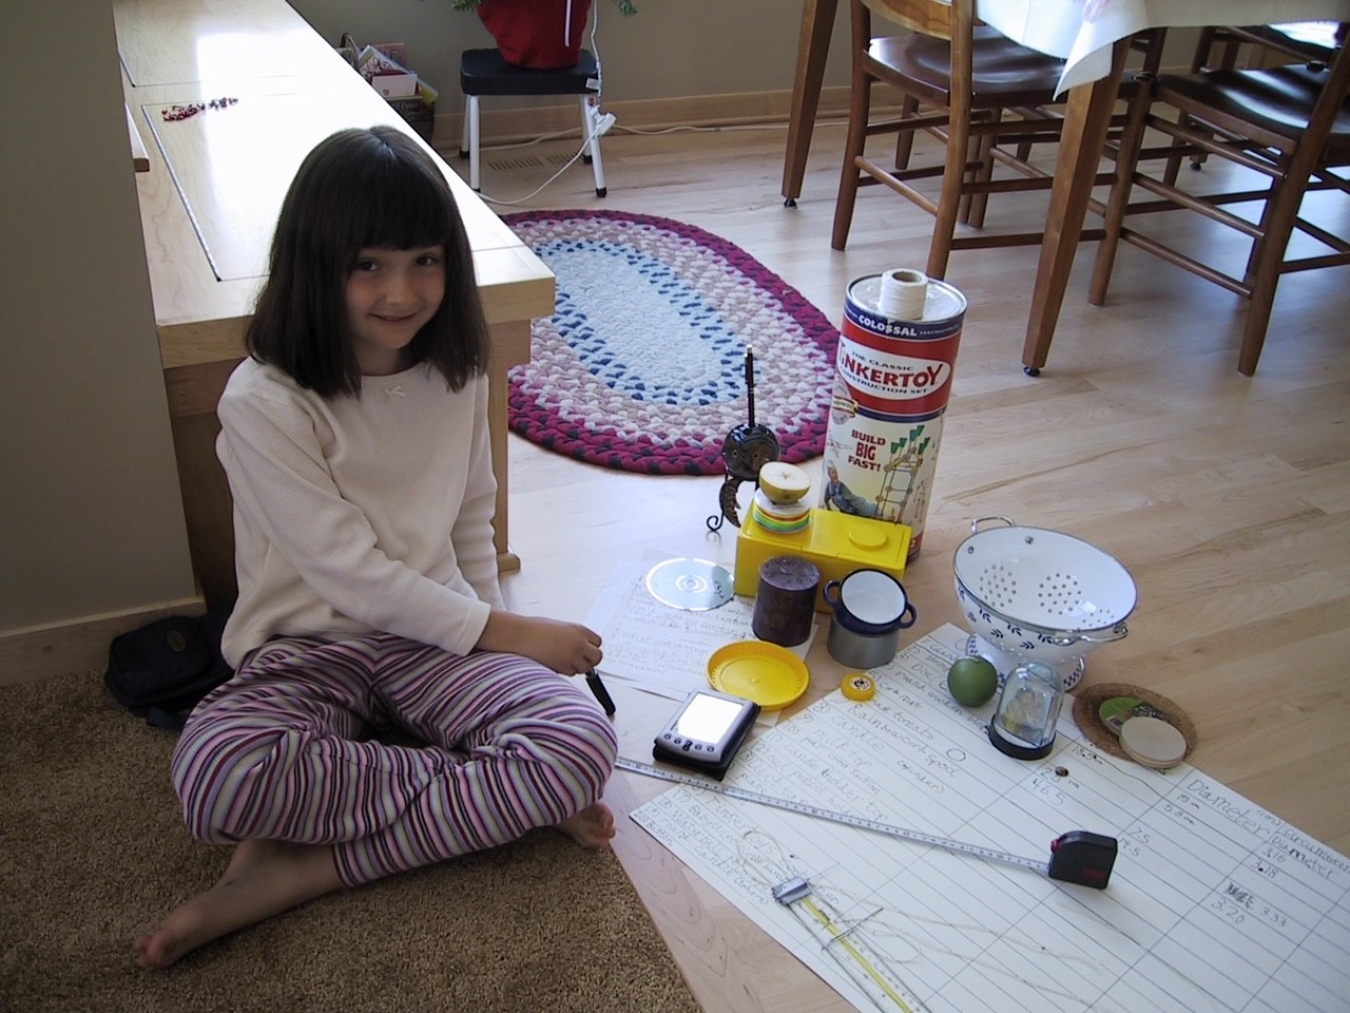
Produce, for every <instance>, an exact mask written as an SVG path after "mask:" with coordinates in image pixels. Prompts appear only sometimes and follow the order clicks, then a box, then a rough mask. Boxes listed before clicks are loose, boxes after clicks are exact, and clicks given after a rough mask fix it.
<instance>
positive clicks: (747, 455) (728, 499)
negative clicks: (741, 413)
mask: <svg viewBox="0 0 1350 1013" xmlns="http://www.w3.org/2000/svg"><path fill="white" fill-rule="evenodd" d="M745 398H746V406H747V409H748V412H747V414H748V415H749V421H747V422H742V423H741V424H740V425H738V426H736V427H735V428H734V429H732V430H731V432H729V433H727V437H726V439H725V440H723V441H722V462H723V464H724V465H725V466H726V478H725V480H723V482H722V488H721V491H720V492H719V493H718V495H717V502H718V505H719V506H720V507H721V508H722V512H721V513H720V514H713V515H712V516H711V517H709V518H708V530H709V531H720V530H721V529H722V522H723V520H724V519H725V520H729V521H731V523H732V524H734V525H735V526H736V527H740V526H741V520H740V517H739V516H738V515H737V513H736V490H738V489H739V488H740V486H741V483H742V482H754V483H755V484H756V485H758V484H759V469H760V468H762V467H764V465H766V464H768V463H769V462H770V461H776V460H778V455H779V454H780V453H781V448H780V447H779V444H778V435H777V434H776V433H775V432H774V431H773V430H772V429H770V428H769V427H768V426H763V425H758V424H757V423H756V422H755V351H754V349H753V348H747V349H746V350H745Z"/></svg>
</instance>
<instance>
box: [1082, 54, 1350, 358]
mask: <svg viewBox="0 0 1350 1013" xmlns="http://www.w3.org/2000/svg"><path fill="white" fill-rule="evenodd" d="M1144 83H1145V84H1146V85H1147V87H1141V88H1140V89H1139V91H1138V92H1137V93H1136V95H1135V96H1134V97H1133V98H1132V100H1131V103H1130V110H1129V118H1128V123H1127V126H1126V129H1125V132H1124V134H1123V136H1122V139H1121V143H1120V152H1119V155H1118V158H1117V162H1116V179H1115V181H1114V183H1113V184H1112V187H1111V193H1110V197H1109V198H1108V200H1107V203H1106V208H1105V233H1106V235H1105V237H1104V238H1103V240H1102V243H1101V245H1100V246H1099V247H1098V251H1097V261H1096V265H1095V267H1094V270H1093V276H1092V281H1091V287H1090V292H1089V301H1090V302H1091V303H1093V304H1094V305H1101V304H1102V303H1103V302H1105V300H1106V292H1107V288H1108V286H1109V283H1110V279H1111V274H1112V270H1113V268H1114V265H1115V258H1116V252H1117V250H1118V247H1119V244H1120V243H1121V242H1125V243H1129V244H1130V245H1132V246H1136V247H1138V248H1140V249H1143V250H1146V251H1148V252H1149V253H1152V254H1155V255H1156V256H1159V257H1161V258H1162V259H1163V260H1165V261H1167V262H1168V263H1170V264H1173V265H1175V266H1177V267H1180V268H1182V269H1184V270H1186V271H1189V272H1191V273H1193V274H1196V275H1198V276H1199V277H1202V278H1205V279H1207V280H1208V281H1211V282H1214V283H1215V284H1217V285H1220V286H1222V287H1224V288H1226V289H1228V290H1229V291H1231V292H1234V293H1236V294H1237V295H1239V296H1241V297H1243V298H1246V299H1247V300H1248V301H1249V306H1248V309H1247V318H1246V321H1245V322H1244V326H1243V335H1242V347H1241V350H1240V352H1239V355H1238V370H1239V371H1240V372H1242V373H1244V374H1245V375H1248V376H1251V375H1252V374H1254V373H1255V372H1256V366H1257V362H1258V361H1259V360H1260V357H1261V349H1262V346H1263V345H1264V343H1265V336H1266V330H1267V328H1268V326H1269V323H1270V317H1271V310H1272V307H1273V304H1274V300H1275V290H1276V287H1277V285H1278V284H1279V280H1280V278H1281V277H1282V276H1283V275H1285V274H1288V273H1291V272H1294V271H1306V270H1314V269H1320V268H1324V267H1332V266H1339V265H1344V264H1350V242H1347V241H1346V239H1344V238H1342V237H1340V236H1337V235H1335V234H1333V233H1331V232H1329V231H1328V230H1327V229H1325V228H1323V227H1321V226H1319V225H1317V224H1315V223H1314V222H1312V221H1309V220H1307V219H1305V218H1303V217H1301V215H1300V212H1301V208H1302V205H1303V198H1304V196H1305V194H1306V193H1308V192H1309V191H1310V190H1339V191H1341V192H1343V193H1346V194H1350V179H1347V178H1346V177H1345V176H1344V175H1342V174H1338V173H1337V172H1336V171H1334V170H1336V169H1337V168H1338V167H1343V166H1347V165H1350V109H1347V107H1346V96H1347V91H1348V90H1350V47H1347V46H1341V47H1340V48H1339V49H1338V50H1336V51H1335V54H1334V59H1333V60H1332V62H1331V63H1330V65H1329V66H1328V65H1327V64H1324V63H1320V62H1317V61H1314V62H1311V63H1298V64H1285V65H1281V66H1275V67H1256V68H1243V69H1235V68H1229V69H1222V68H1221V69H1216V70H1208V71H1201V72H1198V73H1190V74H1160V75H1156V76H1149V77H1147V78H1146V79H1145V82H1144ZM1148 131H1157V132H1160V133H1161V134H1162V135H1164V137H1165V138H1166V139H1167V142H1166V144H1165V145H1163V146H1162V147H1150V148H1145V147H1144V141H1145V139H1146V137H1148V136H1152V135H1149V134H1148V133H1147V132H1148ZM1193 153H1203V154H1205V155H1208V156H1212V157H1213V158H1216V159H1223V160H1226V161H1228V162H1231V163H1235V164H1236V165H1237V166H1241V167H1242V168H1244V169H1246V170H1250V172H1251V173H1255V174H1256V178H1258V179H1260V178H1262V177H1264V179H1265V180H1268V183H1267V185H1265V186H1264V187H1261V186H1258V187H1255V188H1253V187H1251V186H1250V180H1251V179H1252V178H1253V177H1251V176H1250V175H1243V174H1240V173H1235V174H1234V177H1228V176H1225V177H1224V178H1236V179H1237V183H1236V184H1234V185H1233V187H1232V188H1230V189H1223V188H1222V187H1219V188H1217V189H1216V188H1215V187H1214V186H1212V185H1206V184H1207V182H1208V180H1209V179H1210V178H1212V177H1214V176H1215V175H1216V174H1215V173H1210V172H1208V171H1206V172H1191V173H1185V174H1183V176H1184V177H1186V178H1183V179H1178V180H1176V181H1169V179H1168V176H1169V173H1168V171H1167V169H1166V164H1168V163H1171V164H1175V160H1176V159H1177V157H1178V156H1179V155H1183V154H1193ZM1156 160H1162V161H1163V162H1164V163H1165V164H1164V167H1163V168H1162V169H1161V170H1160V171H1158V172H1155V173H1149V172H1146V171H1144V170H1143V169H1142V168H1141V166H1143V165H1144V164H1145V163H1148V162H1152V161H1156ZM1226 185H1227V184H1225V186H1226ZM1136 189H1140V190H1145V191H1147V192H1148V194H1149V197H1148V199H1143V200H1139V201H1132V200H1131V194H1132V193H1133V192H1134V191H1135V190H1136ZM1243 204H1247V205H1255V207H1256V208H1257V209H1259V211H1258V213H1257V214H1255V215H1250V214H1249V215H1248V216H1243V215H1239V214H1237V213H1235V212H1234V211H1233V210H1230V208H1233V207H1235V206H1238V205H1243ZM1175 210H1190V211H1193V212H1196V213H1198V214H1200V215H1202V216H1204V217H1205V218H1208V219H1210V220H1212V221H1216V222H1219V223H1220V224H1222V225H1224V226H1227V227H1229V228H1230V229H1233V230H1235V231H1237V232H1238V233H1241V234H1242V235H1245V236H1246V237H1248V238H1249V239H1250V240H1251V250H1250V254H1249V257H1248V259H1247V264H1246V267H1245V270H1244V271H1243V273H1242V274H1241V275H1240V276H1239V275H1238V274H1236V273H1233V272H1232V271H1231V269H1221V268H1220V267H1219V266H1217V265H1216V264H1214V263H1211V262H1206V261H1205V260H1202V259H1200V257H1198V256H1192V255H1190V254H1188V253H1185V252H1183V251H1182V250H1181V249H1178V248H1177V247H1176V246H1175V245H1168V244H1167V243H1166V242H1164V241H1163V239H1162V238H1161V236H1160V233H1159V232H1158V231H1157V230H1154V231H1153V232H1152V234H1148V233H1145V232H1144V231H1141V229H1139V228H1136V227H1134V224H1133V223H1134V222H1136V221H1139V220H1140V218H1141V217H1142V216H1144V215H1147V214H1155V213H1159V212H1163V211H1175ZM1295 230H1298V231H1301V232H1303V233H1306V234H1308V235H1309V236H1312V237H1313V238H1315V239H1316V240H1318V241H1319V242H1320V243H1321V244H1322V245H1323V246H1324V247H1325V248H1326V250H1327V252H1326V253H1323V254H1320V255H1317V256H1298V257H1290V256H1288V252H1287V251H1288V247H1289V241H1290V238H1291V237H1292V236H1293V234H1294V232H1295ZM1172 242H1173V243H1175V242H1177V240H1176V239H1173V240H1172ZM1210 259H1211V260H1212V259H1213V258H1210Z"/></svg>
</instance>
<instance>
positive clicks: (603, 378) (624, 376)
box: [504, 211, 839, 475]
mask: <svg viewBox="0 0 1350 1013" xmlns="http://www.w3.org/2000/svg"><path fill="white" fill-rule="evenodd" d="M504 219H505V221H506V222H507V223H508V224H509V225H510V226H511V228H512V229H513V230H514V231H515V232H516V234H517V235H518V236H520V238H521V239H522V241H524V242H525V243H526V244H527V245H528V246H530V247H531V248H532V249H533V250H534V252H535V253H536V254H537V255H538V256H539V258H540V259H541V260H543V261H544V263H546V264H547V265H548V266H549V268H550V269H551V270H552V271H553V273H554V274H555V275H556V276H557V279H558V294H557V313H556V314H555V315H554V316H553V317H551V318H550V319H548V320H536V321H535V322H534V325H533V328H532V361H531V362H530V363H529V364H527V365H523V366H517V367H515V368H514V369H513V370H512V371H511V374H510V393H509V401H508V414H509V419H510V425H511V429H512V431H514V432H516V433H519V434H520V435H521V436H523V437H525V438H526V439H528V440H530V441H531V442H533V443H537V444H539V445H540V446H542V447H546V448H548V449H549V450H553V451H555V452H557V453H559V454H564V455H566V456H568V457H573V458H576V459H578V460H582V461H587V462H590V463H591V464H598V465H602V466H605V467H609V468H617V469H621V470H625V471H635V472H640V473H643V474H665V475H721V474H723V473H724V471H725V468H724V465H723V462H722V442H723V441H724V440H725V439H726V436H727V434H728V433H729V432H730V431H731V430H732V429H733V428H735V427H736V426H738V425H740V424H742V423H744V422H747V421H749V405H748V399H747V394H746V382H745V355H746V349H747V347H749V348H752V349H753V351H754V356H753V357H754V364H755V369H754V371H755V390H754V406H755V419H754V421H755V422H757V423H759V424H762V425H766V426H768V427H770V428H771V429H773V431H774V432H775V433H776V434H777V436H778V440H779V443H780V445H781V448H782V453H781V459H782V460H784V461H788V462H790V463H797V462H800V461H804V460H807V459H808V458H811V457H815V456H818V455H819V454H821V453H822V452H823V450H824V444H825V429H826V425H827V422H828V418H829V416H828V412H829V404H830V388H831V385H832V384H833V380H834V355H835V345H836V343H837V341H838V338H839V332H838V330H837V329H836V328H835V327H834V326H833V325H832V324H831V323H830V322H829V320H827V319H826V318H825V316H824V315H823V314H822V313H821V312H820V311H819V310H818V309H816V307H814V306H812V305H811V304H810V303H809V302H807V301H806V299H805V298H804V297H803V296H802V295H801V293H799V292H798V291H797V290H796V289H794V288H792V287H791V286H789V285H788V284H787V283H786V282H785V281H783V279H781V278H779V277H778V276H777V275H776V274H774V273H773V272H772V271H770V270H769V269H768V268H766V267H765V266H764V265H763V264H761V263H759V262H758V261H757V260H755V259H754V258H753V257H752V256H750V255H749V254H748V253H746V252H745V251H744V250H742V249H740V248H739V247H737V246H735V245H734V244H733V243H730V242H728V241H727V240H725V239H721V238H719V237H718V236H715V235H713V234H712V233H710V232H705V231H704V230H703V229H700V228H696V227H694V226H692V225H684V224H682V223H680V222H676V221H672V220H670V219H668V218H658V217H654V216H651V215H639V214H627V213H623V212H615V211H529V212H522V213H518V214H511V215H506V216H504Z"/></svg>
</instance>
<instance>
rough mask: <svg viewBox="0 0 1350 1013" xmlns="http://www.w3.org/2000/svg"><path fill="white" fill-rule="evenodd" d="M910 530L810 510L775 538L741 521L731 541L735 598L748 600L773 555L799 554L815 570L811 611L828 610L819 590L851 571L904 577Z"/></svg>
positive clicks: (852, 516) (755, 524) (853, 516)
mask: <svg viewBox="0 0 1350 1013" xmlns="http://www.w3.org/2000/svg"><path fill="white" fill-rule="evenodd" d="M912 537H913V531H912V530H911V529H910V527H909V525H907V524H895V523H893V522H891V521H879V520H875V519H874V518H871V517H858V516H855V515H854V514H844V513H838V512H836V511H834V510H826V509H825V508H824V507H816V508H814V509H813V510H812V511H811V523H810V525H808V526H807V527H806V528H805V529H804V530H802V531H796V532H793V533H792V534H777V533H775V532H772V531H768V530H766V529H765V528H764V527H762V526H761V525H759V524H757V523H756V522H755V521H754V520H753V519H750V518H747V519H746V521H745V523H744V524H742V525H741V530H740V534H739V535H738V536H737V538H736V573H735V582H734V585H733V586H734V588H735V591H736V593H737V594H743V595H749V596H751V597H753V596H754V595H755V593H756V592H757V591H758V590H759V568H760V567H761V566H763V565H764V562H765V561H766V560H769V559H772V558H773V557H774V556H800V557H802V558H803V559H807V560H809V561H810V562H812V563H814V564H815V567H816V569H818V570H819V571H820V589H819V590H817V592H816V611H818V612H829V611H830V606H829V605H827V604H826V603H825V598H824V595H823V589H824V587H825V585H826V584H827V583H828V582H829V581H831V580H843V579H844V578H845V577H847V576H848V575H849V574H850V573H852V572H853V571H854V570H883V571H885V572H886V573H889V574H890V575H891V576H893V577H894V578H895V579H896V580H900V579H901V578H903V577H904V575H905V557H906V556H907V555H908V554H909V543H910V539H911V538H912Z"/></svg>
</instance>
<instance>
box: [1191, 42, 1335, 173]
mask: <svg viewBox="0 0 1350 1013" xmlns="http://www.w3.org/2000/svg"><path fill="white" fill-rule="evenodd" d="M1344 27H1345V26H1340V27H1339V28H1338V27H1337V26H1336V24H1335V22H1322V21H1294V22H1288V23H1284V24H1277V25H1207V26H1205V27H1204V28H1202V29H1200V34H1199V36H1198V37H1197V40H1196V43H1195V52H1194V54H1193V55H1192V57H1191V73H1192V74H1198V73H1200V72H1201V71H1205V70H1232V69H1233V68H1235V67H1239V66H1271V65H1274V64H1279V63H1287V62H1290V61H1297V62H1300V63H1330V62H1331V61H1332V60H1333V59H1335V57H1336V46H1337V45H1338V44H1339V43H1338V39H1339V38H1340V37H1341V36H1343V35H1344ZM1240 61H1246V62H1245V63H1242V62H1240ZM1178 122H1185V119H1184V118H1183V119H1181V120H1179V121H1178ZM1205 157H1206V156H1205V153H1204V152H1203V151H1194V152H1192V153H1191V158H1190V165H1191V168H1192V169H1195V168H1199V166H1201V165H1202V164H1204V161H1205ZM1181 162H1182V156H1181V155H1180V154H1177V155H1175V156H1173V157H1172V158H1170V159H1169V160H1168V163H1167V174H1166V175H1165V176H1164V179H1166V180H1167V182H1168V183H1175V182H1176V181H1177V173H1178V171H1179V169H1180V168H1181Z"/></svg>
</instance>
